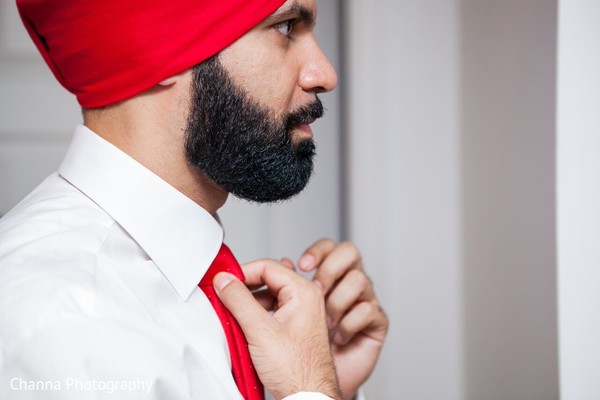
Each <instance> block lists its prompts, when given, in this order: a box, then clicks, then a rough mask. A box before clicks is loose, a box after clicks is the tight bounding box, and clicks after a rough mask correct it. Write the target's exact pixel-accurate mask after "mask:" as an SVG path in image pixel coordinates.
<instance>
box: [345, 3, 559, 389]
mask: <svg viewBox="0 0 600 400" xmlns="http://www.w3.org/2000/svg"><path fill="white" fill-rule="evenodd" d="M349 8H350V9H349V16H348V21H349V23H348V46H349V50H348V66H347V68H348V69H349V74H348V85H349V93H350V96H349V110H348V117H349V123H348V125H349V127H350V157H349V159H350V174H351V175H350V182H351V184H350V202H351V205H350V218H351V221H350V227H351V237H352V238H353V239H354V240H356V241H357V242H358V244H359V245H360V246H361V248H362V250H363V253H364V256H365V260H366V264H367V267H368V268H369V270H370V273H371V275H372V277H373V280H374V282H375V284H376V286H377V288H378V289H379V292H380V294H381V297H382V302H383V304H384V307H386V309H387V310H388V312H389V314H390V318H391V321H392V324H391V332H390V338H389V341H388V344H387V347H386V349H385V355H384V357H383V361H384V363H383V365H380V367H379V369H378V371H377V372H376V374H375V376H374V377H373V379H372V380H371V382H370V384H369V386H368V394H370V395H371V396H372V397H373V398H382V399H407V400H408V399H411V400H412V399H427V400H434V399H439V400H448V399H469V400H492V399H498V400H501V399H502V400H505V399H511V400H520V399H523V400H525V399H527V400H531V399H539V400H551V399H556V398H558V372H557V371H558V364H557V363H558V361H557V332H556V282H555V271H556V260H555V214H554V212H555V207H554V151H555V144H554V115H555V114H554V113H555V109H554V99H555V87H556V83H555V68H556V62H555V47H556V2H554V1H547V0H526V1H516V0H506V1H481V0H454V1H447V0H403V1H392V0H390V1H384V0H382V1H376V2H365V1H362V0H354V1H350V5H349Z"/></svg>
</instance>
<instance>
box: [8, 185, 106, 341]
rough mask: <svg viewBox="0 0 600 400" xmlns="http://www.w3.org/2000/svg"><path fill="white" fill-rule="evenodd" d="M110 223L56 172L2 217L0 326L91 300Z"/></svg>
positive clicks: (50, 313) (102, 212)
mask: <svg viewBox="0 0 600 400" xmlns="http://www.w3.org/2000/svg"><path fill="white" fill-rule="evenodd" d="M113 224H114V220H112V218H110V216H108V215H107V214H106V213H105V212H104V211H103V210H102V209H100V208H99V207H98V206H97V205H96V204H94V203H93V202H92V201H91V200H90V199H89V198H87V197H86V196H85V195H83V194H82V193H81V192H79V191H78V190H77V189H76V188H74V187H73V186H71V185H70V184H69V183H68V182H66V181H65V180H64V179H62V178H61V177H60V176H59V175H52V176H50V177H48V178H47V179H46V180H45V181H44V182H43V183H42V184H41V185H40V186H38V187H37V188H36V189H35V190H34V191H33V192H32V193H31V194H29V195H28V196H27V197H26V198H25V199H24V200H23V201H21V202H20V203H19V204H18V205H17V206H16V207H15V208H14V209H13V210H11V211H10V212H9V213H8V214H6V215H5V216H4V217H2V218H1V219H0V315H2V317H0V318H2V325H3V326H4V327H6V326H8V325H7V324H6V323H7V322H11V323H17V322H25V321H27V320H31V321H34V322H32V323H33V324H36V323H39V322H40V319H38V317H40V318H42V319H47V318H51V317H52V316H53V315H55V312H54V311H55V310H65V309H67V306H68V305H69V304H71V305H72V306H77V307H83V306H85V304H86V302H89V301H93V299H92V298H93V297H94V291H93V287H94V270H95V268H96V263H97V260H96V258H97V251H98V249H99V248H100V247H101V246H102V244H103V243H104V241H105V239H106V237H107V235H108V234H109V232H110V228H111V226H112V225H113ZM8 320H10V321H8ZM17 325H19V324H17ZM24 328H26V329H27V327H26V326H24Z"/></svg>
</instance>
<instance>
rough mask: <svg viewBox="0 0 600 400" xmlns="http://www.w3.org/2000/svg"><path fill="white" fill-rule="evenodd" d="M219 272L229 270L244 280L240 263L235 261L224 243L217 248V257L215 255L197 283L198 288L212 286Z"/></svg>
mask: <svg viewBox="0 0 600 400" xmlns="http://www.w3.org/2000/svg"><path fill="white" fill-rule="evenodd" d="M219 272H229V273H230V274H233V275H235V276H236V277H237V278H238V279H239V280H241V281H243V280H244V273H243V272H242V269H241V268H240V264H239V263H238V262H237V260H236V259H235V256H234V255H233V253H232V252H231V250H229V247H227V245H226V244H225V243H223V245H221V249H220V250H219V253H218V254H217V257H215V259H214V261H213V262H212V264H211V265H210V268H208V270H207V271H206V273H205V274H204V276H203V277H202V280H201V281H200V284H199V286H200V288H205V287H207V286H211V287H212V282H213V279H214V278H215V275H216V274H218V273H219Z"/></svg>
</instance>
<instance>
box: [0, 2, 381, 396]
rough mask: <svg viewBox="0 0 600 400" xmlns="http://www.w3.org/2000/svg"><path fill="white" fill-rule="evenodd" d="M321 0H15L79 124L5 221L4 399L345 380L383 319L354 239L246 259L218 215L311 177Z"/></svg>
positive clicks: (348, 390) (364, 361)
mask: <svg viewBox="0 0 600 400" xmlns="http://www.w3.org/2000/svg"><path fill="white" fill-rule="evenodd" d="M315 1H316V0H288V1H284V0H200V1H191V0H171V1H162V0H161V1H155V2H142V1H139V0H131V1H123V0H104V1H99V0H85V1H82V0H61V1H50V0H17V4H18V7H19V12H20V14H21V17H22V19H23V22H24V24H25V26H26V27H27V29H28V31H29V33H30V35H31V37H32V39H33V41H34V42H35V44H36V46H37V47H38V49H39V50H40V52H41V54H42V56H43V57H44V59H45V61H46V62H47V63H48V65H49V66H50V68H51V69H52V71H53V73H54V75H55V76H56V78H57V79H58V80H59V82H60V83H61V84H62V85H63V86H65V87H66V88H67V89H68V90H70V91H71V92H73V93H74V94H75V95H76V96H77V99H78V101H79V103H80V104H81V106H82V108H83V124H82V125H80V126H78V127H77V128H76V130H75V134H74V138H73V141H72V143H71V146H70V148H69V150H68V152H67V155H66V156H65V159H64V160H63V162H62V164H61V166H60V168H59V170H58V171H57V173H55V174H53V175H51V176H50V177H48V178H47V179H46V180H45V181H44V182H43V183H42V184H41V185H40V186H39V187H38V188H36V189H35V190H34V191H33V192H32V193H31V194H30V195H29V196H27V197H26V198H25V199H24V200H23V201H22V202H21V203H20V204H19V205H17V206H16V208H14V209H13V210H12V211H11V212H9V213H8V214H7V215H6V216H5V217H3V218H2V220H0V309H1V311H0V315H1V316H0V344H1V346H2V355H1V356H0V357H2V358H1V359H0V369H1V370H2V383H1V394H2V396H1V397H2V398H10V399H13V398H14V399H18V398H28V399H29V398H35V399H38V398H39V399H49V398H57V399H88V398H89V399H104V398H119V399H125V398H127V399H129V398H133V399H138V398H140V399H141V398H144V399H168V400H175V399H241V398H244V399H262V398H263V396H264V389H266V390H267V391H268V392H270V393H271V394H272V395H273V396H274V397H275V398H276V399H282V398H286V399H320V398H334V399H341V398H344V399H352V398H355V397H356V395H357V392H358V389H359V387H360V386H361V385H362V384H363V383H364V382H365V380H366V379H367V377H368V376H369V374H370V373H371V371H372V370H373V368H374V366H375V363H376V361H377V358H378V356H379V353H380V350H381V347H382V345H383V342H384V339H385V335H386V333H387V326H388V321H387V317H386V316H385V314H384V312H383V311H382V309H381V308H380V307H379V304H378V302H377V299H376V297H375V294H374V292H373V288H372V286H371V283H370V282H369V280H368V278H367V277H366V275H365V273H364V271H363V269H362V265H361V261H360V256H359V253H358V251H357V249H356V247H355V246H354V245H352V244H349V243H341V244H336V243H334V242H332V241H330V240H320V241H318V242H316V243H315V244H314V245H313V246H311V247H310V248H309V249H308V250H307V251H306V253H305V254H304V255H303V256H302V257H301V259H300V260H299V262H298V266H299V267H300V268H301V269H303V270H305V271H311V270H316V273H315V277H314V279H313V280H308V279H305V278H304V277H302V276H301V275H299V274H297V273H296V272H295V271H294V265H293V264H292V263H291V262H289V261H285V262H277V261H275V260H268V259H264V260H258V261H255V262H252V263H249V264H246V265H244V266H243V267H242V268H241V269H240V266H239V264H237V262H236V261H235V259H234V257H233V255H232V254H231V252H230V251H229V249H228V248H227V246H225V245H224V244H223V230H222V228H221V226H220V224H219V222H218V218H217V210H218V209H219V208H220V207H221V206H222V205H223V204H224V203H225V201H226V199H227V196H228V194H229V193H232V194H234V195H235V196H238V197H240V198H243V199H247V200H250V201H254V202H273V201H278V200H282V199H287V198H289V197H291V196H294V195H295V194H297V193H298V192H300V191H301V190H302V189H303V188H304V186H305V185H306V184H307V182H308V180H309V178H310V176H311V173H312V167H313V156H314V153H315V146H314V143H313V140H312V131H311V128H310V124H311V123H312V122H313V121H315V120H316V119H317V118H319V117H321V116H322V114H323V107H322V105H321V102H320V100H319V98H318V94H319V93H322V92H327V91H330V90H332V89H334V87H335V86H336V80H337V77H336V74H335V71H334V70H333V68H332V66H331V65H330V63H329V61H328V60H327V59H326V57H325V56H324V55H323V53H322V52H321V50H320V48H319V46H318V44H317V42H316V40H315V37H314V34H313V29H314V25H315V21H316V12H317V10H316V4H315ZM242 270H243V273H242ZM261 287H263V288H264V287H266V290H264V289H263V290H257V289H259V288H261ZM263 385H264V389H263Z"/></svg>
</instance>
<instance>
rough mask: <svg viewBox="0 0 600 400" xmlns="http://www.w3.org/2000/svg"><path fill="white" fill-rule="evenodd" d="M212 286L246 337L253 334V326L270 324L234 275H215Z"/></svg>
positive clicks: (266, 313) (258, 305) (266, 315)
mask: <svg viewBox="0 0 600 400" xmlns="http://www.w3.org/2000/svg"><path fill="white" fill-rule="evenodd" d="M213 286H214V288H215V291H216V293H217V295H218V296H219V298H220V299H221V301H222V302H223V304H224V305H225V307H227V309H228V310H229V311H230V312H231V314H232V315H233V317H234V318H235V319H236V320H237V322H238V323H239V324H240V327H241V328H242V330H243V331H244V333H245V334H246V335H252V334H253V333H254V331H253V330H252V328H253V327H254V326H258V325H260V324H263V323H270V318H269V313H268V312H267V311H265V309H264V308H263V307H262V306H261V305H260V304H259V303H258V302H257V301H256V300H255V299H254V296H253V295H252V293H251V292H250V290H248V288H247V287H246V286H245V285H244V284H243V283H242V282H241V281H240V280H239V279H237V278H236V277H235V276H234V275H232V274H230V273H228V272H220V273H218V274H216V275H215V277H214V279H213Z"/></svg>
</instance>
